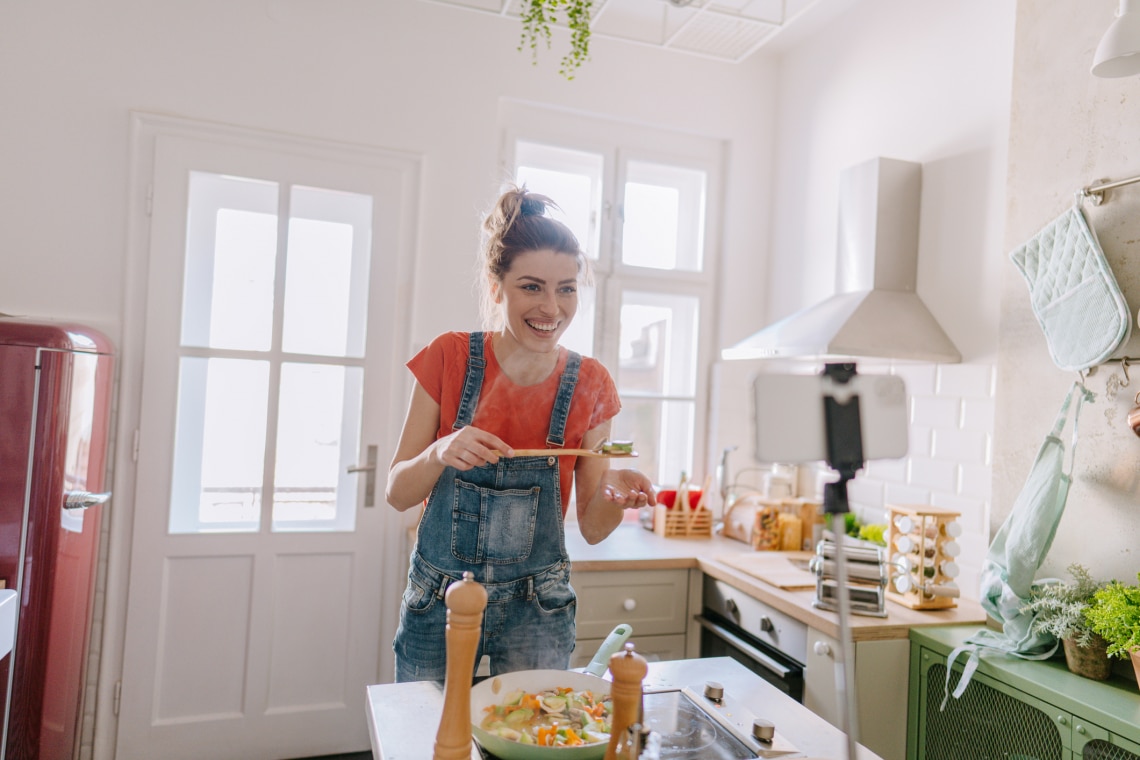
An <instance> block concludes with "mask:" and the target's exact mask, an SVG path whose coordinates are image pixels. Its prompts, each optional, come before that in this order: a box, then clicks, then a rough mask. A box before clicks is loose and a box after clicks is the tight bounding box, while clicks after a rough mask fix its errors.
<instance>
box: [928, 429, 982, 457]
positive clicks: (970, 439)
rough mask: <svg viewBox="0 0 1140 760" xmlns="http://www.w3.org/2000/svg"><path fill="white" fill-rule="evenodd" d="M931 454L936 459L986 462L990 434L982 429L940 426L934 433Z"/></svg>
mask: <svg viewBox="0 0 1140 760" xmlns="http://www.w3.org/2000/svg"><path fill="white" fill-rule="evenodd" d="M931 454H932V455H933V457H934V458H935V459H941V460H953V461H955V462H961V463H962V464H966V463H970V464H985V463H986V462H987V461H988V460H987V455H988V454H989V436H988V435H986V434H985V433H983V432H981V431H980V430H957V429H954V428H938V429H937V430H935V431H934V434H933V445H932V447H931Z"/></svg>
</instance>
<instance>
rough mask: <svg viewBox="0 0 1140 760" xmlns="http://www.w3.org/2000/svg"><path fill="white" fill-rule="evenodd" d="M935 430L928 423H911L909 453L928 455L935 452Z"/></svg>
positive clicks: (908, 432) (916, 455)
mask: <svg viewBox="0 0 1140 760" xmlns="http://www.w3.org/2000/svg"><path fill="white" fill-rule="evenodd" d="M933 432H934V431H933V430H931V429H930V428H929V427H928V426H926V425H911V426H910V427H909V428H908V429H907V438H908V441H907V448H908V451H907V453H908V455H909V456H912V457H928V456H930V455H931V454H932V453H933V452H934V437H933V435H932V434H933Z"/></svg>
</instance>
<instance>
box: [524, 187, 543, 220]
mask: <svg viewBox="0 0 1140 760" xmlns="http://www.w3.org/2000/svg"><path fill="white" fill-rule="evenodd" d="M519 213H521V214H522V215H523V216H542V215H543V214H545V213H546V200H545V199H543V198H542V197H541V196H539V197H535V196H533V195H531V194H529V193H526V192H525V191H524V194H523V196H522V201H521V202H520V203H519Z"/></svg>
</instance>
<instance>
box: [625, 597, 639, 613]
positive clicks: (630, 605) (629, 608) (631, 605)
mask: <svg viewBox="0 0 1140 760" xmlns="http://www.w3.org/2000/svg"><path fill="white" fill-rule="evenodd" d="M621 608H622V609H623V610H625V611H626V612H633V611H634V610H635V609H637V600H636V599H626V600H625V601H624V602H622V603H621Z"/></svg>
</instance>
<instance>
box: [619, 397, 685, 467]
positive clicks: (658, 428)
mask: <svg viewBox="0 0 1140 760" xmlns="http://www.w3.org/2000/svg"><path fill="white" fill-rule="evenodd" d="M696 407H697V405H696V402H695V401H660V400H657V399H647V398H639V397H634V398H623V399H622V410H621V414H619V415H618V416H617V417H616V418H614V422H613V429H612V434H613V437H614V439H615V440H626V441H633V442H634V446H635V447H636V448H637V453H638V457H637V459H634V460H629V462H628V463H626V462H625V461H623V460H621V459H614V460H611V465H610V466H611V467H615V468H616V467H619V466H628V467H636V468H637V469H639V470H641V471H642V472H644V473H645V474H646V475H647V476H648V477H649V478H650V479H651V480H652V481H653V482H654V483H656V484H657V485H659V486H674V487H675V486H676V485H677V484H678V483H679V482H680V478H681V472H682V471H685V472H687V473H688V474H689V475H690V476H691V475H692V474H693V471H692V466H693V450H694V445H695V435H696V423H695V419H696Z"/></svg>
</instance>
